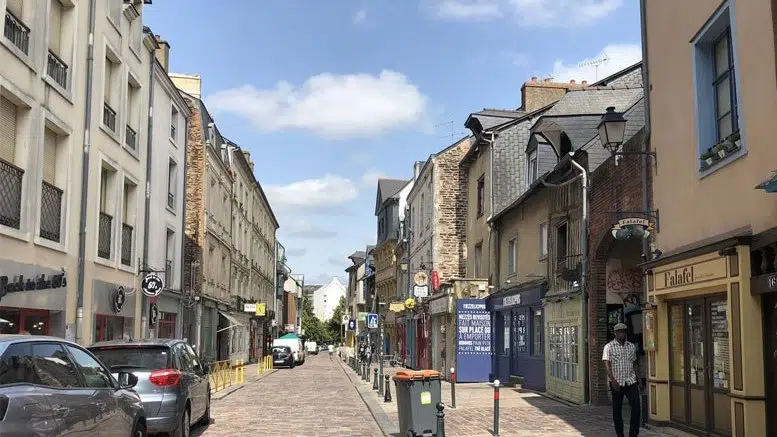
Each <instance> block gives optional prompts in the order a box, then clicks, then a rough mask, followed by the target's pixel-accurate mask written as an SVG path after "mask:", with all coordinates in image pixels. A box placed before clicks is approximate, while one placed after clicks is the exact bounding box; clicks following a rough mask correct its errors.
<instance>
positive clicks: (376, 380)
mask: <svg viewBox="0 0 777 437" xmlns="http://www.w3.org/2000/svg"><path fill="white" fill-rule="evenodd" d="M374 373H375V378H373V380H372V389H373V390H375V391H378V368H377V367H376V368H375V371H374Z"/></svg>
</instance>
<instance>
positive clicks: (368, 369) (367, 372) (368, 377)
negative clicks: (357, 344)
mask: <svg viewBox="0 0 777 437" xmlns="http://www.w3.org/2000/svg"><path fill="white" fill-rule="evenodd" d="M370 364H372V363H367V371H366V372H365V373H366V375H365V376H366V378H365V379H364V380H365V381H367V384H369V383H370V371H371V370H372V366H371V365H370ZM376 371H377V369H376Z"/></svg>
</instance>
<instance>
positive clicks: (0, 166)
mask: <svg viewBox="0 0 777 437" xmlns="http://www.w3.org/2000/svg"><path fill="white" fill-rule="evenodd" d="M23 176H24V170H22V169H20V168H19V167H17V166H15V165H13V164H11V163H10V162H6V161H3V160H2V159H0V225H4V226H8V227H11V228H15V229H19V226H20V225H21V218H22V177H23Z"/></svg>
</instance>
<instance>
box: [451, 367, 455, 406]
mask: <svg viewBox="0 0 777 437" xmlns="http://www.w3.org/2000/svg"><path fill="white" fill-rule="evenodd" d="M451 408H456V368H455V367H451Z"/></svg>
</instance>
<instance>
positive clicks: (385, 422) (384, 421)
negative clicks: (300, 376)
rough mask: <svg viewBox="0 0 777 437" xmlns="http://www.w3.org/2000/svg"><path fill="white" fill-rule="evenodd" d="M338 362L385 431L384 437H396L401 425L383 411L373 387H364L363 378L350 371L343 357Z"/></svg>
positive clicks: (381, 428) (382, 430)
mask: <svg viewBox="0 0 777 437" xmlns="http://www.w3.org/2000/svg"><path fill="white" fill-rule="evenodd" d="M337 361H338V363H340V368H341V369H342V370H343V373H345V375H346V376H347V377H348V380H349V381H351V385H353V388H355V389H356V392H357V393H359V397H360V398H362V402H364V405H366V406H367V409H368V410H370V414H372V418H373V419H374V420H375V423H377V424H378V428H380V431H381V432H382V433H383V436H384V437H396V436H398V435H399V427H398V426H396V425H395V424H394V422H392V421H391V419H390V418H389V416H388V414H386V412H385V411H383V407H381V406H380V404H378V401H377V400H375V399H374V398H373V397H372V395H373V392H372V390H371V389H369V388H366V387H364V386H363V385H362V384H361V380H360V379H359V376H358V375H356V374H352V373H353V371H351V372H349V371H348V370H349V368H347V367H346V366H345V365H344V364H343V361H342V359H339V360H337Z"/></svg>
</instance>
